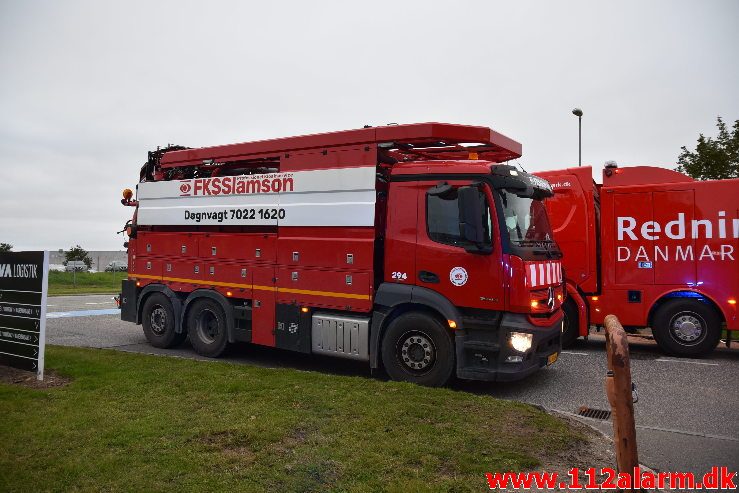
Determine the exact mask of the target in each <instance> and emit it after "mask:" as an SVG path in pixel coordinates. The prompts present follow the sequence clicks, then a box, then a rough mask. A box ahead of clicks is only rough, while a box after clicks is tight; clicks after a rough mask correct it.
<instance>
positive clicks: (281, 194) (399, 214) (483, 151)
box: [121, 123, 564, 385]
mask: <svg viewBox="0 0 739 493" xmlns="http://www.w3.org/2000/svg"><path fill="white" fill-rule="evenodd" d="M520 155H521V145H520V144H518V143H517V142H515V141H513V140H511V139H509V138H507V137H505V136H503V135H501V134H499V133H497V132H494V131H492V130H491V129H489V128H484V127H473V126H461V125H450V124H438V123H427V124H414V125H391V126H387V127H376V128H372V127H368V128H363V129H358V130H349V131H343V132H335V133H327V134H318V135H308V136H301V137H290V138H284V139H275V140H266V141H258V142H249V143H242V144H233V145H226V146H219V147H208V148H199V149H186V148H166V149H161V150H157V151H153V152H151V153H149V160H148V161H147V163H146V164H145V165H144V167H143V168H142V170H141V174H140V182H139V184H138V185H137V197H136V199H135V200H132V193H128V194H124V200H123V203H124V204H126V205H131V206H135V207H136V212H135V213H134V216H133V219H132V220H131V222H130V223H129V225H128V232H129V237H130V239H129V242H128V255H129V264H128V265H129V278H128V280H125V281H123V286H122V296H121V308H122V311H121V317H122V319H123V320H127V321H130V322H135V323H140V324H142V325H143V329H144V333H145V334H146V337H147V339H148V340H149V341H150V343H151V344H152V345H154V346H157V347H165V348H166V347H172V346H174V345H176V344H179V343H180V342H182V341H183V340H184V338H185V337H186V336H188V335H189V338H190V342H191V344H192V346H193V348H194V349H195V350H196V351H197V352H198V353H200V354H201V355H205V356H210V357H216V356H219V355H220V354H222V353H223V352H224V350H225V349H226V347H227V345H228V344H229V343H233V342H236V341H245V342H249V343H253V344H260V345H264V346H272V347H277V348H283V349H288V350H292V351H299V352H303V353H316V354H321V355H331V356H337V357H343V358H351V359H355V360H362V361H367V362H368V363H369V364H370V366H371V367H372V368H378V367H380V366H381V365H382V366H383V367H384V368H385V370H386V371H387V373H388V374H389V375H390V376H391V377H392V378H393V379H398V380H406V381H412V382H417V383H421V384H425V385H442V384H444V383H445V382H447V381H448V379H449V378H450V377H451V376H452V375H454V374H456V375H457V376H458V377H461V378H465V379H477V380H515V379H519V378H523V377H524V376H526V375H528V374H530V373H532V372H534V371H535V370H536V369H538V368H540V367H542V366H545V365H547V364H551V363H553V362H554V361H555V360H556V358H557V354H558V352H559V351H560V335H561V327H562V313H561V304H562V301H563V297H564V287H563V280H562V271H561V266H560V260H559V259H560V257H561V254H560V251H559V249H558V248H557V245H556V244H555V242H554V241H553V239H552V232H551V229H550V227H549V221H548V219H547V214H546V210H545V208H544V205H543V202H542V200H543V199H544V198H545V197H548V196H551V194H552V192H551V188H550V186H549V184H548V183H547V182H546V181H545V180H542V179H540V178H537V177H535V176H531V175H528V174H526V173H523V172H521V171H518V170H517V169H516V168H514V167H513V166H509V165H505V164H502V163H504V162H506V161H508V160H510V159H514V158H516V157H518V156H520ZM129 192H130V191H129Z"/></svg>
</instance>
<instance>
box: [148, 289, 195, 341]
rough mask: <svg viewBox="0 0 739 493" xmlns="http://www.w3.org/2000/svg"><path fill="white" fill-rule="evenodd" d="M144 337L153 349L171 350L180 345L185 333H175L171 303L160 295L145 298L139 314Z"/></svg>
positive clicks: (154, 294)
mask: <svg viewBox="0 0 739 493" xmlns="http://www.w3.org/2000/svg"><path fill="white" fill-rule="evenodd" d="M141 319H142V320H141V325H142V326H143V327H144V335H145V336H146V340H147V341H149V344H151V345H152V346H154V347H158V348H163V349H167V348H171V347H174V346H177V345H179V344H181V343H182V341H184V340H185V338H186V337H187V334H186V333H185V332H181V333H177V332H175V317H174V309H173V308H172V302H170V301H169V298H168V297H167V296H166V295H164V294H162V293H152V294H151V295H149V297H147V298H146V301H145V302H144V308H143V310H142V312H141Z"/></svg>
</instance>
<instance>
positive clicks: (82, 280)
mask: <svg viewBox="0 0 739 493" xmlns="http://www.w3.org/2000/svg"><path fill="white" fill-rule="evenodd" d="M75 276H76V277H77V287H75V285H74V277H75ZM126 277H128V273H126V272H77V273H76V274H75V273H73V272H58V271H51V272H49V295H51V296H54V295H66V294H95V293H103V294H104V293H120V291H121V281H122V280H123V279H125V278H126Z"/></svg>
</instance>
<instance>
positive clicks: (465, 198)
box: [457, 186, 492, 254]
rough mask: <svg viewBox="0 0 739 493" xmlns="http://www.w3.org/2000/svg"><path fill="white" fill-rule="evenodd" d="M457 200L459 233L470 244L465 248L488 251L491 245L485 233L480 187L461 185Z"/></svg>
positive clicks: (483, 204)
mask: <svg viewBox="0 0 739 493" xmlns="http://www.w3.org/2000/svg"><path fill="white" fill-rule="evenodd" d="M457 197H458V200H459V234H460V236H461V237H462V238H463V239H464V240H465V241H467V242H469V243H470V246H468V247H467V248H466V250H467V251H468V252H470V253H486V254H487V253H490V252H491V251H492V247H491V246H490V245H489V244H488V241H487V237H486V236H487V235H486V234H485V225H484V224H483V222H482V218H483V216H484V214H483V213H484V208H485V207H486V206H485V200H484V199H483V196H482V194H481V193H480V189H479V188H478V187H476V186H469V187H461V188H459V189H458V190H457Z"/></svg>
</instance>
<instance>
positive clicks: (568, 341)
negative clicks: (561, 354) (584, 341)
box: [562, 297, 580, 347]
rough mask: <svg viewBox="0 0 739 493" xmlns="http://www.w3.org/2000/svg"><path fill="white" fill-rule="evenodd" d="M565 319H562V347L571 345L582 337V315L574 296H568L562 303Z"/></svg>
mask: <svg viewBox="0 0 739 493" xmlns="http://www.w3.org/2000/svg"><path fill="white" fill-rule="evenodd" d="M562 312H564V319H563V320H562V347H568V346H571V345H572V344H573V343H574V342H575V341H576V340H577V338H578V337H580V317H579V316H578V310H577V305H575V302H574V301H573V300H572V298H571V297H570V298H567V301H565V303H564V305H562Z"/></svg>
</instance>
